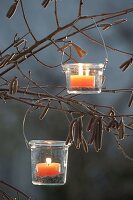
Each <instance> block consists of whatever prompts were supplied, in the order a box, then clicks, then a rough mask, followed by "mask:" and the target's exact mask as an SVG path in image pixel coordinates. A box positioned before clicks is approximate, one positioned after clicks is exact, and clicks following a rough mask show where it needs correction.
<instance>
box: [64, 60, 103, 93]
mask: <svg viewBox="0 0 133 200" xmlns="http://www.w3.org/2000/svg"><path fill="white" fill-rule="evenodd" d="M62 67H63V70H64V71H65V73H66V83H67V92H68V93H69V94H96V93H100V92H101V88H102V85H103V69H104V64H102V63H70V64H64V65H63V66H62Z"/></svg>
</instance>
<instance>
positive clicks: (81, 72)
mask: <svg viewBox="0 0 133 200" xmlns="http://www.w3.org/2000/svg"><path fill="white" fill-rule="evenodd" d="M79 75H81V76H82V75H83V65H82V64H79Z"/></svg>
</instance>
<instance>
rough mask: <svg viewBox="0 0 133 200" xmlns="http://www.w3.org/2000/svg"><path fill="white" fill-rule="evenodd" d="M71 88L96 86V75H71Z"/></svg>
mask: <svg viewBox="0 0 133 200" xmlns="http://www.w3.org/2000/svg"><path fill="white" fill-rule="evenodd" d="M70 87H71V88H94V87H95V76H89V75H88V76H87V75H71V76H70Z"/></svg>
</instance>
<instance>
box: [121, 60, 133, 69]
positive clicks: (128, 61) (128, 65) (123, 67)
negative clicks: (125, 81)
mask: <svg viewBox="0 0 133 200" xmlns="http://www.w3.org/2000/svg"><path fill="white" fill-rule="evenodd" d="M132 64H133V57H131V58H130V59H129V60H127V61H125V62H124V63H122V64H121V65H120V69H122V71H123V72H124V71H126V70H127V69H128V68H129V67H130V66H131V65H132Z"/></svg>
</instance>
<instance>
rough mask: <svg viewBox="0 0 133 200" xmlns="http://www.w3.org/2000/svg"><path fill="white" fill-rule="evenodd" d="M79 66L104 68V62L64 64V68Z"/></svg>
mask: <svg viewBox="0 0 133 200" xmlns="http://www.w3.org/2000/svg"><path fill="white" fill-rule="evenodd" d="M79 66H85V67H88V68H91V69H93V68H94V69H101V68H104V63H65V64H62V67H63V69H65V70H66V69H67V68H74V67H79Z"/></svg>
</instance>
